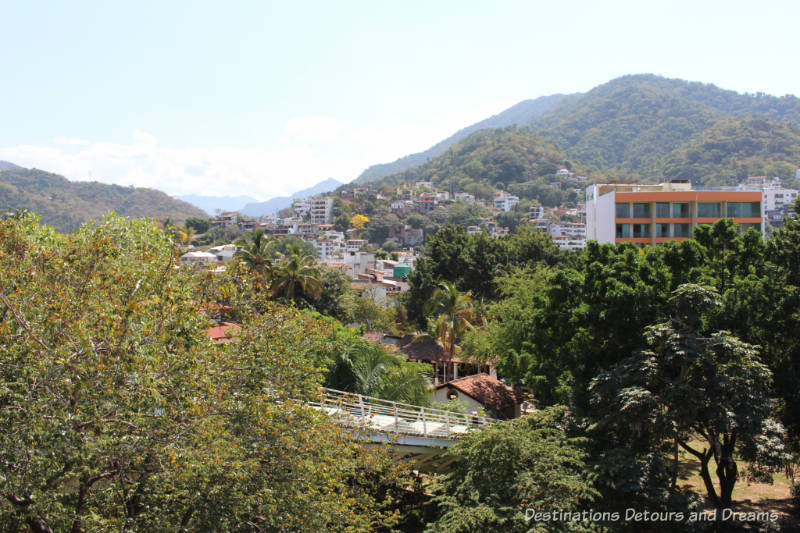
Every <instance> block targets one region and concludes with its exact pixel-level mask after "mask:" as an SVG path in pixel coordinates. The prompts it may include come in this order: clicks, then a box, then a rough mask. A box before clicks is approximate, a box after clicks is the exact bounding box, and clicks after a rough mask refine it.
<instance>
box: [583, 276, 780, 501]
mask: <svg viewBox="0 0 800 533" xmlns="http://www.w3.org/2000/svg"><path fill="white" fill-rule="evenodd" d="M671 303H672V309H673V315H672V318H671V319H670V321H669V322H667V323H663V324H658V325H655V326H652V327H650V328H648V329H647V331H646V333H645V337H646V341H647V348H646V349H645V350H643V351H641V352H640V353H638V354H636V355H634V356H633V357H631V358H629V359H627V360H625V361H624V362H622V363H621V364H619V365H618V366H616V367H615V368H613V369H611V370H610V371H609V372H605V373H603V374H601V375H600V376H598V377H597V378H596V379H595V380H594V381H593V382H592V384H591V387H590V389H591V390H592V391H593V392H594V393H595V394H596V401H598V402H601V403H603V402H605V404H606V405H607V409H608V410H607V411H606V412H607V413H608V416H607V418H606V421H607V422H608V423H610V424H620V423H621V424H624V425H625V427H627V428H632V429H633V430H634V432H635V433H639V434H650V435H652V438H653V439H655V440H656V441H658V440H665V439H669V440H673V441H674V442H675V443H676V445H680V447H682V448H683V449H684V450H686V451H687V452H689V453H691V454H692V455H694V456H695V457H697V459H698V460H699V461H700V476H701V478H702V479H703V482H704V484H705V486H706V491H707V494H708V498H709V500H710V502H711V503H712V505H714V506H715V507H716V508H718V509H725V508H729V507H730V506H731V497H732V494H733V488H734V485H735V484H736V481H737V479H738V468H737V463H736V459H735V455H734V453H735V451H736V450H737V449H739V448H740V447H742V446H745V445H748V444H752V443H753V441H754V439H756V438H757V437H758V436H759V435H760V434H761V432H762V428H763V426H764V424H765V421H766V420H767V419H768V417H769V416H770V413H771V409H772V400H771V398H770V381H771V373H770V371H769V369H768V368H767V367H766V365H764V364H763V363H762V362H761V361H760V359H759V357H758V350H757V349H756V348H755V347H753V346H751V345H749V344H746V343H744V342H741V341H740V340H739V339H737V338H735V337H733V336H731V335H730V334H729V333H728V332H724V331H716V332H711V333H710V334H708V333H707V332H706V331H704V325H705V324H707V323H708V322H707V315H708V313H710V312H712V311H713V309H714V308H715V307H718V306H719V305H720V302H719V295H718V294H717V293H716V292H715V291H714V290H710V289H708V288H704V287H701V286H698V285H683V286H681V287H679V288H678V289H677V290H676V291H675V292H674V294H673V297H672V299H671ZM695 437H697V438H699V439H700V440H701V442H703V445H702V447H697V446H694V445H692V439H693V438H695ZM676 454H677V452H676ZM712 458H713V459H714V462H715V464H716V470H715V473H716V477H717V480H718V483H719V492H718V491H717V489H716V487H715V485H714V481H713V479H712V477H711V472H710V470H709V462H710V460H711V459H712ZM673 468H674V469H675V472H674V473H673V476H677V458H676V463H675V465H674V467H673ZM673 479H674V477H673Z"/></svg>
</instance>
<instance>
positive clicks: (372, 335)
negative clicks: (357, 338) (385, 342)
mask: <svg viewBox="0 0 800 533" xmlns="http://www.w3.org/2000/svg"><path fill="white" fill-rule="evenodd" d="M361 337H362V338H363V339H365V340H367V341H369V342H371V343H372V344H378V343H379V342H381V339H383V333H381V332H379V331H370V332H367V333H364V334H363V335H362V336H361Z"/></svg>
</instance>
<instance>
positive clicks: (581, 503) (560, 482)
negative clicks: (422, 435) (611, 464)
mask: <svg viewBox="0 0 800 533" xmlns="http://www.w3.org/2000/svg"><path fill="white" fill-rule="evenodd" d="M585 445H586V440H585V439H583V438H580V437H576V436H574V435H573V434H572V432H571V430H570V420H569V417H568V416H567V409H566V408H565V407H563V406H558V407H550V408H547V409H544V410H541V411H537V412H536V413H533V414H529V415H526V416H524V417H522V418H519V419H516V420H513V421H510V422H501V423H498V424H494V425H492V426H489V427H487V428H484V429H482V430H481V431H476V432H473V433H469V434H467V435H466V436H465V437H464V438H463V439H462V440H461V441H460V442H459V443H458V444H456V445H455V446H452V447H451V448H448V452H447V453H448V454H449V455H450V456H452V457H453V458H454V459H455V466H454V469H453V471H452V472H451V473H448V474H446V475H444V476H443V477H442V478H441V480H440V481H438V482H437V483H436V484H435V485H434V494H435V500H434V501H435V502H436V503H438V505H439V509H440V516H439V517H438V519H437V520H436V522H435V523H433V524H431V525H430V527H429V528H428V531H431V532H454V533H455V532H461V531H509V532H527V531H531V530H532V529H531V528H532V526H535V525H536V524H535V522H532V521H531V520H530V518H526V512H527V511H528V510H529V509H532V510H537V511H545V510H546V511H551V510H561V511H563V512H580V511H582V510H584V509H586V506H587V504H589V503H591V502H592V501H593V500H595V499H596V498H597V497H598V496H599V493H598V492H597V491H596V490H595V489H594V488H593V487H592V477H593V476H592V475H591V474H590V472H589V468H588V466H587V464H586V453H585V451H583V447H584V446H585ZM597 527H598V526H597V525H594V526H593V525H591V524H586V523H583V522H573V521H559V520H552V521H548V522H547V523H546V528H547V531H592V530H597ZM533 530H535V531H538V529H533ZM542 530H544V529H542Z"/></svg>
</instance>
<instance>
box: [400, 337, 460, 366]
mask: <svg viewBox="0 0 800 533" xmlns="http://www.w3.org/2000/svg"><path fill="white" fill-rule="evenodd" d="M395 346H397V349H398V350H400V351H401V352H403V353H404V354H406V355H407V356H408V358H409V359H414V360H416V361H428V362H433V361H449V360H450V357H449V356H445V353H444V350H443V349H442V347H441V346H439V345H438V344H436V343H435V342H433V341H417V342H414V335H406V336H405V337H403V338H401V339H400V340H398V341H397V343H395Z"/></svg>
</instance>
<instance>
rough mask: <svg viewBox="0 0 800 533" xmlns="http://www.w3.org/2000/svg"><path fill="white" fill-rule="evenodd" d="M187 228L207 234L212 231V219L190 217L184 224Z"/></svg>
mask: <svg viewBox="0 0 800 533" xmlns="http://www.w3.org/2000/svg"><path fill="white" fill-rule="evenodd" d="M184 224H185V225H186V227H188V228H192V229H194V231H195V232H197V233H198V234H199V233H205V232H207V231H208V230H210V229H211V219H208V218H198V217H188V218H187V219H186V222H185V223H184Z"/></svg>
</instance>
